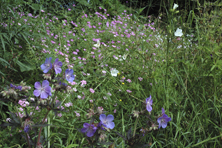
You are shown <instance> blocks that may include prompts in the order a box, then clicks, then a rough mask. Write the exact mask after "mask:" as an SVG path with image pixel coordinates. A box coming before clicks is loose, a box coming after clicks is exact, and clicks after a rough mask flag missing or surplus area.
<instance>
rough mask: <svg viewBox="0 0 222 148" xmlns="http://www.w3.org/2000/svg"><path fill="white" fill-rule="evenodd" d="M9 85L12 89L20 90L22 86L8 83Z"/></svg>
mask: <svg viewBox="0 0 222 148" xmlns="http://www.w3.org/2000/svg"><path fill="white" fill-rule="evenodd" d="M10 87H11V88H14V89H18V90H22V86H16V85H13V84H10Z"/></svg>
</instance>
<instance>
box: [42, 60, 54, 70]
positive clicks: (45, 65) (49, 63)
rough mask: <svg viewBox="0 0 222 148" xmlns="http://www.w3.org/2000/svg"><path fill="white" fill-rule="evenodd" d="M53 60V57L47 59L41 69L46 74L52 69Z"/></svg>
mask: <svg viewBox="0 0 222 148" xmlns="http://www.w3.org/2000/svg"><path fill="white" fill-rule="evenodd" d="M51 59H52V57H49V58H46V60H45V63H44V64H42V65H41V69H42V70H43V72H44V73H47V72H48V71H49V70H50V69H51V68H52V63H51Z"/></svg>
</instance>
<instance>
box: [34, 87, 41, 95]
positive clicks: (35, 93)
mask: <svg viewBox="0 0 222 148" xmlns="http://www.w3.org/2000/svg"><path fill="white" fill-rule="evenodd" d="M40 94H41V90H37V89H36V90H34V91H33V95H34V96H36V97H38V96H40Z"/></svg>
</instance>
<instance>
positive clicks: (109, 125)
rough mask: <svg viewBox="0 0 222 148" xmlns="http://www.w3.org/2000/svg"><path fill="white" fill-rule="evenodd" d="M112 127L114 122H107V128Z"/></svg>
mask: <svg viewBox="0 0 222 148" xmlns="http://www.w3.org/2000/svg"><path fill="white" fill-rule="evenodd" d="M114 127H115V123H114V122H108V124H107V128H110V129H113V128H114Z"/></svg>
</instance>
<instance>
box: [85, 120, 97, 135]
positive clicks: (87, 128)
mask: <svg viewBox="0 0 222 148" xmlns="http://www.w3.org/2000/svg"><path fill="white" fill-rule="evenodd" d="M96 130H97V127H95V126H94V125H93V124H89V123H84V124H83V128H82V129H81V132H83V133H86V136H87V137H92V136H93V135H94V134H95V132H96Z"/></svg>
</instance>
